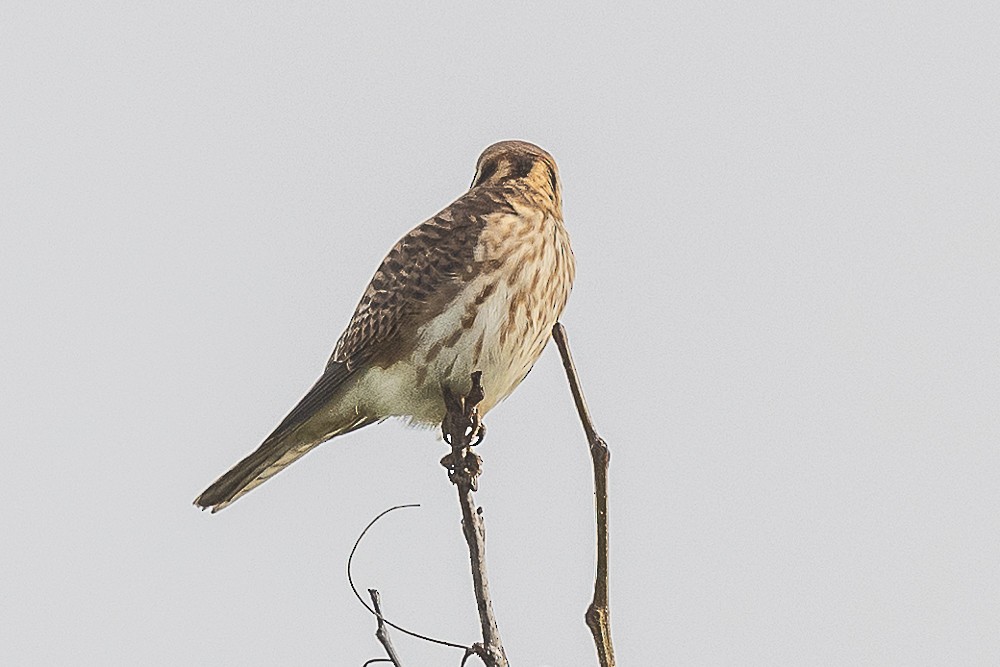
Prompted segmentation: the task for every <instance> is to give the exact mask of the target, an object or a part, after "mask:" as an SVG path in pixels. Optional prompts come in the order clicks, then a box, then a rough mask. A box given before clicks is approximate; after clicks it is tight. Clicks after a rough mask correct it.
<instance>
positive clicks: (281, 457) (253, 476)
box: [194, 141, 576, 513]
mask: <svg viewBox="0 0 1000 667" xmlns="http://www.w3.org/2000/svg"><path fill="white" fill-rule="evenodd" d="M575 272H576V265H575V260H574V256H573V250H572V248H571V247H570V241H569V235H568V233H567V231H566V228H565V226H564V224H563V214H562V185H561V182H560V179H559V170H558V168H557V166H556V162H555V160H554V159H553V157H552V156H551V155H550V154H549V153H548V152H546V151H545V150H543V149H541V148H539V147H538V146H536V145H534V144H531V143H528V142H525V141H501V142H499V143H495V144H493V145H491V146H489V147H487V148H486V149H485V150H484V151H483V152H482V154H481V155H480V156H479V159H478V160H477V163H476V171H475V176H474V178H473V180H472V185H471V186H470V187H469V190H468V191H467V192H466V193H465V194H463V195H462V196H461V197H459V198H458V199H456V200H455V201H454V202H452V203H451V204H450V205H449V206H447V207H446V208H444V209H443V210H442V211H441V212H439V213H438V214H436V215H434V216H433V217H431V218H430V219H428V220H426V221H424V222H423V223H421V224H420V225H418V226H416V227H415V228H413V229H412V230H411V231H409V232H408V233H407V234H406V235H404V236H403V238H401V239H400V240H399V241H398V242H397V243H396V244H395V246H393V247H392V249H391V250H390V251H389V253H388V254H387V255H386V257H385V259H384V260H383V261H382V263H381V265H380V266H379V268H378V270H377V271H376V272H375V275H374V276H373V277H372V279H371V282H370V283H369V284H368V287H367V288H366V289H365V291H364V293H363V295H362V296H361V300H360V301H359V303H358V305H357V308H356V309H355V311H354V315H353V316H352V317H351V319H350V322H349V323H348V325H347V328H346V329H345V330H344V332H343V334H342V335H341V336H340V339H339V340H338V341H337V344H336V346H335V347H334V350H333V354H332V355H331V356H330V359H329V361H328V362H327V364H326V366H325V368H324V370H323V373H322V375H321V376H320V378H319V379H318V380H317V381H316V383H315V384H314V385H313V386H312V388H311V389H310V390H309V391H308V392H307V393H306V394H305V396H303V397H302V399H301V400H300V401H299V402H298V404H296V405H295V407H293V408H292V410H291V412H289V413H288V415H287V416H286V417H285V418H284V420H282V421H281V423H279V424H278V426H277V428H275V429H274V431H273V432H272V433H271V434H270V435H269V436H267V438H265V439H264V441H263V442H262V443H261V444H260V446H259V447H258V448H257V449H256V450H254V451H253V452H252V453H250V454H249V455H248V456H246V457H245V458H244V459H243V460H241V461H240V462H239V463H237V464H236V465H234V466H233V467H232V468H231V469H230V470H229V471H228V472H226V473H225V474H223V475H222V476H221V477H219V478H218V479H217V480H216V481H215V482H213V483H212V484H211V485H210V486H209V487H208V488H207V489H205V491H203V492H202V493H201V494H200V495H199V496H198V497H197V498H196V499H195V501H194V504H195V505H196V506H198V507H200V508H201V509H206V508H211V511H212V513H215V512H218V511H219V510H222V509H224V508H226V507H227V506H229V505H230V504H231V503H233V502H235V501H236V500H237V499H239V498H240V497H241V496H243V495H244V494H246V493H247V492H249V491H251V490H253V489H254V488H256V487H257V486H259V485H260V484H262V483H263V482H265V481H267V480H268V479H270V478H271V477H273V476H274V475H275V474H277V473H278V472H280V471H281V470H283V469H285V468H286V467H287V466H288V465H290V464H291V463H293V462H294V461H296V460H298V459H299V458H301V457H302V456H303V455H304V454H306V453H307V452H309V451H310V450H312V449H313V448H314V447H316V446H317V445H319V444H321V443H323V442H326V441H327V440H330V439H331V438H335V437H337V436H341V435H344V434H346V433H350V432H351V431H355V430H357V429H360V428H362V427H365V426H368V425H371V424H374V423H377V422H381V421H383V420H385V419H388V418H390V417H399V418H403V419H404V420H408V421H409V422H410V424H412V425H415V426H431V427H433V426H434V425H440V424H441V422H442V420H443V419H444V417H445V414H446V406H445V399H444V394H445V392H451V393H452V395H462V396H464V395H465V394H466V393H468V392H469V391H470V389H471V388H472V380H471V379H470V378H471V375H472V373H473V372H475V371H480V372H481V383H482V390H483V394H484V396H483V400H482V401H481V402H480V403H479V406H478V408H479V415H480V416H482V415H485V414H486V413H487V412H489V411H490V410H491V409H492V408H494V407H495V406H496V405H497V404H498V403H500V402H501V401H502V400H504V399H505V398H506V397H507V396H509V395H510V394H511V392H513V391H514V389H515V388H516V387H517V386H518V385H519V384H520V383H521V381H522V380H523V379H524V378H525V376H526V375H527V374H528V372H529V371H530V370H531V368H532V366H533V365H534V363H535V362H536V361H537V360H538V358H539V356H540V355H541V353H542V350H543V349H544V348H545V345H546V343H547V342H548V339H549V337H550V336H551V330H552V327H553V325H555V324H556V322H558V320H559V317H560V315H561V314H562V312H563V309H564V308H565V306H566V302H567V300H568V299H569V295H570V291H571V289H572V285H573V279H574V276H575Z"/></svg>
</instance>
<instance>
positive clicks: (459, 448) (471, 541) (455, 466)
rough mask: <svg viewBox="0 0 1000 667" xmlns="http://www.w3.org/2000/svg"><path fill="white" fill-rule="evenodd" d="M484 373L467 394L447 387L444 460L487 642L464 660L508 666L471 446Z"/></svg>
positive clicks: (479, 431) (477, 433)
mask: <svg viewBox="0 0 1000 667" xmlns="http://www.w3.org/2000/svg"><path fill="white" fill-rule="evenodd" d="M482 375H483V374H482V372H481V371H476V372H475V373H473V374H472V389H471V390H470V391H469V393H468V394H467V395H466V396H455V395H454V394H453V393H452V392H451V391H449V390H447V388H446V389H445V390H444V400H445V407H446V408H447V413H446V415H445V419H444V421H443V422H442V424H441V430H442V432H443V434H444V439H445V441H446V442H447V443H448V444H450V445H451V454H449V455H448V456H445V457H444V458H443V459H442V460H441V464H442V465H443V466H445V467H446V468H447V469H448V478H449V479H450V480H451V482H452V483H453V484H454V485H455V487H456V488H457V489H458V503H459V505H460V506H461V508H462V532H463V533H464V534H465V541H466V542H467V543H468V545H469V561H470V563H471V565H472V582H473V588H474V589H475V593H476V605H477V607H478V608H479V623H480V626H481V627H482V631H483V642H482V643H481V644H479V643H476V644H473V645H472V646H471V647H470V648H469V650H468V651H467V652H466V654H465V657H464V658H463V660H462V663H463V664H464V663H465V660H467V659H468V658H469V656H470V655H473V654H475V655H477V656H478V657H479V658H480V659H481V660H482V661H483V662H484V663H485V664H486V666H487V667H508V663H507V656H506V654H505V653H504V650H503V644H502V643H501V641H500V631H499V629H498V628H497V621H496V616H494V614H493V603H492V601H491V599H490V584H489V578H488V577H487V575H486V527H485V526H484V524H483V517H482V514H481V512H480V510H478V509H477V508H476V502H475V498H473V495H472V492H473V491H475V490H476V488H477V480H478V478H479V473H480V472H481V471H482V460H481V459H480V458H479V457H478V456H477V455H476V454H474V453H473V452H472V450H471V449H470V448H471V447H473V446H475V445H477V444H479V442H482V435H483V427H482V424H481V422H480V421H479V415H478V413H477V411H476V406H477V405H478V404H479V402H480V401H482V400H483V396H484V395H483V386H482Z"/></svg>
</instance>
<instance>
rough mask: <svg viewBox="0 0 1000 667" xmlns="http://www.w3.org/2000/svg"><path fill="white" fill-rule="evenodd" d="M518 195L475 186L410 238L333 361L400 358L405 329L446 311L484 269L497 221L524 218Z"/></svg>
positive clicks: (380, 275)
mask: <svg viewBox="0 0 1000 667" xmlns="http://www.w3.org/2000/svg"><path fill="white" fill-rule="evenodd" d="M516 195H517V193H516V192H514V191H510V190H509V189H507V188H502V187H476V188H473V189H472V190H469V191H468V192H466V193H465V194H464V195H462V196H461V197H459V198H458V199H456V200H455V201H454V202H452V203H451V204H450V205H449V206H447V207H446V208H444V209H443V210H441V211H440V212H439V213H437V214H436V215H434V216H433V217H431V218H429V219H428V220H426V221H424V222H423V223H421V224H419V225H417V226H416V227H414V228H413V229H412V230H410V231H409V232H408V233H407V234H406V235H404V236H403V238H401V239H400V240H399V241H398V242H397V243H396V244H395V245H394V246H393V247H392V249H391V250H390V251H389V253H388V254H387V255H386V256H385V259H383V260H382V263H381V265H380V266H379V268H378V269H377V270H376V271H375V275H374V276H372V279H371V282H369V283H368V287H367V288H366V289H365V292H364V294H363V295H362V296H361V300H360V301H359V302H358V305H357V308H356V309H355V311H354V315H353V317H352V318H351V321H350V323H349V324H348V326H347V328H346V329H345V331H344V333H343V334H342V335H341V337H340V340H339V341H338V343H337V347H336V348H335V350H334V353H333V356H332V357H331V360H330V361H331V362H338V363H340V362H346V363H347V364H349V365H358V364H360V363H364V362H367V361H370V360H372V359H373V358H377V357H378V356H389V357H393V356H395V355H394V354H393V352H394V351H398V350H397V348H399V347H400V346H405V344H406V336H405V335H400V334H401V332H403V333H405V332H404V331H403V330H404V329H407V330H409V329H413V328H414V327H413V326H412V324H413V323H414V322H419V321H420V319H421V318H422V317H427V316H428V315H429V314H433V313H434V312H436V311H437V310H439V309H440V308H443V306H444V304H446V303H448V302H449V301H451V300H452V299H453V298H454V297H455V295H456V294H457V293H458V292H459V291H460V289H461V286H462V284H463V283H464V281H465V280H467V279H468V278H469V277H471V276H472V275H474V274H476V273H477V272H478V271H481V270H483V267H482V266H481V264H482V257H477V252H476V249H477V247H478V246H479V243H480V238H481V236H482V235H483V232H484V230H485V229H487V228H488V227H489V226H490V225H491V224H493V223H494V222H495V221H496V220H498V219H502V218H504V217H508V216H513V215H517V214H518V208H517V203H516ZM407 325H411V326H407Z"/></svg>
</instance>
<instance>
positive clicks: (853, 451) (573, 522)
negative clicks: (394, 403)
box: [0, 1, 1000, 667]
mask: <svg viewBox="0 0 1000 667" xmlns="http://www.w3.org/2000/svg"><path fill="white" fill-rule="evenodd" d="M345 4H346V3H311V4H310V5H309V6H306V5H305V3H297V4H295V5H294V7H291V6H287V3H281V4H276V5H265V4H261V3H247V2H239V3H236V2H226V3H219V2H214V3H204V2H198V3H193V2H172V3H110V2H92V3H12V4H9V5H8V6H6V8H5V9H4V10H3V11H2V19H0V100H2V101H0V224H2V227H0V235H2V236H0V255H2V260H0V299H2V302H0V303H2V317H0V364H2V372H0V392H2V393H0V416H2V417H0V418H2V427H3V433H4V440H5V444H4V445H3V450H2V451H3V459H4V461H3V465H2V466H0V507H2V511H0V535H2V542H0V627H2V628H3V630H2V634H3V640H2V641H0V663H3V664H9V665H15V664H16V665H53V664H63V665H71V664H72V665H84V664H86V665H110V664H143V665H199V664H202V665H207V664H220V665H225V664H243V665H336V666H341V665H345V666H350V665H361V663H363V662H364V661H365V660H366V659H368V658H372V657H378V656H379V655H381V650H380V647H379V645H378V644H377V643H376V641H375V639H374V638H373V636H372V635H373V632H374V630H375V624H374V622H373V621H372V619H371V618H370V617H369V616H368V615H367V614H366V613H365V612H364V610H363V609H362V608H361V607H360V605H358V603H357V602H356V600H355V599H354V598H353V596H352V594H351V593H350V590H349V589H348V587H347V584H346V580H345V575H344V569H345V561H346V558H347V554H348V552H349V550H350V547H351V545H352V543H353V542H354V540H355V538H356V537H357V535H358V534H359V532H360V531H361V530H362V528H363V527H364V526H365V524H366V523H367V522H368V521H369V520H370V519H371V518H372V517H374V516H375V515H376V514H377V513H378V512H380V511H381V510H383V509H385V508H387V507H389V506H391V505H394V504H399V503H408V502H419V503H422V505H423V506H422V508H420V509H411V510H405V511H400V512H398V513H395V514H392V515H390V516H389V517H387V518H386V519H384V520H383V522H381V523H380V524H379V525H378V526H377V527H376V528H375V529H374V530H373V531H372V533H371V534H370V537H369V538H368V539H367V541H366V542H364V543H363V545H362V547H361V549H360V551H359V554H358V557H357V566H356V576H357V581H358V584H359V585H360V586H361V587H362V589H364V588H366V587H376V588H378V589H380V590H381V592H382V595H383V599H384V604H385V609H386V612H387V614H388V615H389V616H390V617H391V618H393V619H394V620H396V621H397V622H399V623H402V624H405V625H407V626H409V627H411V628H413V629H415V630H418V631H420V632H424V633H427V634H432V635H435V636H439V637H442V638H446V639H448V640H451V641H457V642H473V641H475V640H476V639H477V638H478V637H477V630H478V623H477V620H476V616H475V604H474V599H473V596H472V591H471V577H470V575H469V573H468V563H467V552H466V550H465V544H464V541H463V540H462V537H461V531H460V527H459V510H458V506H457V503H456V502H455V499H454V492H453V489H452V487H451V486H450V485H449V484H448V482H447V479H446V475H445V472H444V470H443V469H442V468H441V467H440V465H439V464H438V459H439V458H440V457H441V456H442V455H443V454H444V453H445V450H444V446H443V445H442V444H441V443H440V442H439V441H437V440H436V439H435V437H434V434H433V433H430V432H427V431H415V430H408V429H406V428H404V426H402V425H401V424H399V423H394V422H390V423H385V424H382V425H379V426H376V427H371V428H368V429H364V430H362V431H359V432H357V433H355V434H352V435H350V436H347V437H345V438H342V439H340V440H337V441H336V442H335V443H331V444H327V445H325V446H323V447H320V448H319V449H317V450H316V451H315V452H313V453H311V454H310V455H309V456H308V457H306V458H305V459H303V460H302V461H300V462H299V463H297V464H296V465H295V466H292V467H291V468H289V469H288V470H287V471H285V472H283V473H282V474H281V475H279V476H278V477H276V478H275V479H274V480H272V481H270V482H269V483H268V484H266V485H264V486H262V487H260V488H259V489H257V490H256V491H254V492H253V493H252V494H250V495H248V496H246V497H244V498H243V499H242V500H240V501H239V502H238V503H237V504H235V505H233V506H232V507H231V508H229V509H227V510H226V511H224V512H222V513H221V514H218V515H215V516H211V515H209V514H207V513H201V512H198V511H197V510H196V509H195V508H194V507H193V506H192V505H191V501H192V499H193V498H194V497H195V495H196V494H197V493H198V492H200V491H201V490H202V489H203V488H204V487H205V486H206V485H207V484H208V483H210V482H211V481H212V480H213V479H215V478H216V476H217V475H218V474H220V473H222V472H223V471H225V470H226V469H227V468H228V467H229V466H230V465H232V464H233V463H235V462H236V461H237V460H238V459H240V458H241V457H242V456H244V455H245V454H247V453H248V452H249V451H250V450H252V449H253V448H255V447H256V446H257V444H258V443H259V442H260V440H261V439H262V438H263V437H264V436H265V435H267V434H268V433H269V432H270V431H271V429H272V428H273V427H274V426H275V425H276V424H277V422H278V421H279V420H280V419H281V418H282V417H283V416H284V415H285V414H286V412H287V411H288V409H289V408H291V406H292V405H293V404H294V403H295V402H296V401H297V400H298V398H299V397H300V396H301V395H302V394H303V393H304V392H305V390H306V389H307V388H308V387H309V386H310V385H311V383H312V382H313V380H314V379H315V378H316V377H317V376H318V374H319V373H320V371H321V370H322V367H323V365H324V363H325V362H326V359H327V356H328V355H329V353H330V350H331V349H332V347H333V344H334V343H335V341H336V339H337V337H338V336H339V334H340V332H341V330H342V328H343V327H344V325H345V324H346V323H347V320H348V318H349V316H350V314H351V312H352V310H353V308H354V306H355V304H356V302H357V299H358V297H359V296H360V294H361V292H362V290H363V288H364V286H365V285H366V284H367V281H368V280H369V278H370V277H371V275H372V273H373V271H374V270H375V268H376V267H377V265H378V263H379V262H380V260H381V259H382V257H383V256H384V254H385V252H386V251H387V250H388V249H389V247H390V246H391V245H392V244H393V243H394V242H395V241H396V239H397V238H398V237H399V236H401V235H402V234H403V233H405V232H406V231H407V230H408V229H410V228H411V227H413V226H414V225H416V224H417V223H419V222H420V221H422V220H423V219H425V218H427V217H429V216H431V215H432V214H434V213H435V212H437V211H438V210H440V209H441V208H443V207H444V206H445V205H447V204H448V203H450V202H451V201H452V200H453V199H454V198H456V197H457V196H459V195H460V194H461V193H462V192H463V191H464V190H465V189H466V188H467V187H468V184H469V182H470V181H471V179H472V176H473V170H474V166H475V161H476V158H477V156H478V155H479V152H480V151H481V150H482V149H483V148H484V147H485V146H487V145H489V144H491V143H493V142H494V141H497V140H501V139H510V138H519V139H526V140H529V141H533V142H536V143H538V144H539V145H541V146H542V147H544V148H546V149H547V150H549V151H550V152H551V153H552V154H553V155H554V156H555V157H556V159H557V160H558V162H559V165H560V168H561V171H562V177H563V183H564V196H565V214H566V224H567V227H568V229H569V231H570V234H571V236H572V240H573V246H574V249H575V252H576V257H577V266H578V274H577V275H578V277H577V281H576V286H575V289H574V292H573V295H572V298H571V299H570V303H569V307H568V309H567V311H566V313H565V315H564V318H563V321H564V323H565V324H566V325H567V327H568V329H569V333H570V336H571V342H572V345H573V349H574V352H575V355H576V357H577V361H578V364H579V366H580V369H581V373H582V376H583V380H584V383H585V388H586V391H587V395H588V398H589V401H590V404H591V408H592V410H593V412H594V415H595V418H596V420H597V423H598V427H599V429H600V430H601V431H602V433H603V434H604V435H605V437H606V438H607V440H608V441H609V443H610V445H611V447H612V451H613V459H612V469H611V494H612V497H611V520H612V559H613V560H612V582H611V583H612V614H613V628H614V636H615V640H616V649H617V653H618V657H619V663H620V664H622V665H635V666H639V665H646V666H649V665H668V664H678V665H726V664H728V665H746V664H758V665H765V664H767V665H776V664H777V665H796V664H797V665H806V664H809V665H819V664H824V665H847V664H852V665H853V664H870V665H876V664H877V665H940V664H969V665H971V664H982V665H985V664H997V663H998V662H1000V633H998V631H997V619H998V618H1000V503H998V500H997V497H998V493H1000V449H998V442H1000V418H998V406H1000V269H998V256H1000V201H998V185H1000V157H998V156H1000V112H998V111H997V109H998V102H1000V99H998V97H1000V95H998V82H1000V40H998V39H997V34H998V29H1000V28H998V25H1000V20H998V19H1000V10H998V9H997V8H996V5H995V4H994V3H987V2H980V3H945V2H936V3H932V2H919V1H918V2H881V3H871V2H839V3H834V4H829V3H823V4H821V3H803V2H756V3H750V4H749V5H746V6H740V7H734V6H733V5H732V3H718V2H710V3H705V2H669V3H652V2H648V3H641V4H631V3H617V4H616V5H615V6H614V7H611V6H606V7H603V8H602V7H599V6H596V5H586V4H580V3H574V4H572V6H570V5H569V4H564V5H563V6H562V7H558V8H557V7H554V6H552V7H545V6H541V3H528V2H524V3H520V4H515V3H501V2H493V3H488V4H484V3H440V2H439V3H433V4H428V3H389V2H364V3H353V5H354V6H353V7H347V6H344V5H345ZM488 423H489V426H490V434H489V439H488V440H487V442H486V443H485V444H484V445H483V446H482V448H481V452H480V453H481V454H482V456H483V457H484V459H485V474H484V476H483V478H482V480H481V491H480V493H479V494H478V502H479V503H480V504H481V505H482V506H483V508H484V511H485V518H486V522H487V530H488V559H489V567H490V575H491V579H492V584H493V586H492V588H493V594H494V603H495V608H496V612H497V615H498V617H499V621H500V627H501V631H502V633H503V638H504V640H505V643H506V647H507V652H508V655H509V656H510V658H511V660H512V663H513V664H516V665H526V666H533V667H542V666H550V667H562V666H568V667H575V666H578V665H593V664H596V660H595V657H594V649H593V646H592V644H591V640H590V638H589V635H588V633H587V630H586V628H585V626H584V624H583V620H582V618H583V612H584V609H585V608H586V605H587V603H588V602H589V599H590V592H591V586H592V577H593V513H592V487H591V477H590V463H589V458H588V454H587V450H586V447H585V444H584V440H583V436H582V432H581V429H580V426H579V424H578V422H577V419H576V415H575V413H574V411H573V407H572V402H571V400H570V398H569V393H568V391H567V389H566V384H565V380H564V378H563V376H562V374H561V369H560V367H559V363H558V355H557V354H556V352H555V349H554V348H553V347H551V346H550V348H549V349H548V350H547V351H546V353H545V355H544V356H543V357H542V359H541V360H540V361H539V363H538V364H537V365H536V367H535V369H534V372H532V373H531V375H530V376H529V377H528V379H527V380H526V381H525V383H524V384H523V385H522V386H521V387H520V388H519V389H518V391H517V392H515V394H514V395H513V396H512V397H511V398H510V399H509V400H508V401H507V402H505V403H504V404H502V405H501V406H500V407H499V408H497V409H496V410H495V411H494V412H492V413H491V414H490V416H489V419H488ZM395 641H396V645H397V647H398V648H399V650H400V653H401V654H402V655H403V656H404V659H405V660H406V664H407V665H410V666H417V665H457V664H458V663H459V660H460V657H461V654H460V652H456V651H454V650H450V649H443V648H440V647H433V646H428V645H425V644H422V643H419V642H416V641H414V640H410V639H407V638H405V637H402V636H401V635H399V634H398V633H397V634H396V635H395Z"/></svg>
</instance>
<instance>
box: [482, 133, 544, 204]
mask: <svg viewBox="0 0 1000 667" xmlns="http://www.w3.org/2000/svg"><path fill="white" fill-rule="evenodd" d="M513 181H521V182H522V183H524V184H526V185H528V186H529V187H531V188H532V189H534V190H536V191H537V192H539V193H541V194H543V195H545V196H547V197H548V198H549V199H551V201H552V203H553V204H554V205H555V207H556V209H558V208H559V207H560V206H561V205H562V186H561V184H560V182H559V168H558V167H556V161H555V160H554V159H553V158H552V156H551V155H549V154H548V153H547V152H546V151H544V150H542V149H541V148H539V147H538V146H536V145H534V144H529V143H528V142H527V141H501V142H499V143H496V144H493V145H492V146H490V147H489V148H487V149H486V150H484V151H483V154H482V155H480V156H479V162H477V163H476V177H475V178H474V179H472V186H471V187H473V188H475V187H477V186H480V185H504V184H506V183H510V182H513Z"/></svg>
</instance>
